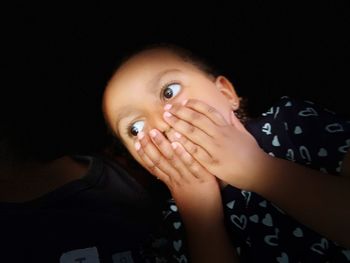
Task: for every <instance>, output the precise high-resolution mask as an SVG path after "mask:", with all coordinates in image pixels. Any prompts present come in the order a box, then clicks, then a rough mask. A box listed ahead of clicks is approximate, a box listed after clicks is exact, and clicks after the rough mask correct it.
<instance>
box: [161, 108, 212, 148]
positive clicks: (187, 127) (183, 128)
mask: <svg viewBox="0 0 350 263" xmlns="http://www.w3.org/2000/svg"><path fill="white" fill-rule="evenodd" d="M163 118H164V120H165V121H166V122H167V123H168V124H169V125H170V126H171V127H172V128H173V129H175V130H176V131H178V132H179V133H181V134H183V135H185V136H186V137H187V138H188V139H190V140H191V141H192V142H194V143H195V144H198V145H201V144H202V143H203V142H206V141H209V140H211V139H212V138H211V136H209V135H208V134H206V133H205V132H203V131H202V130H201V129H198V128H197V127H195V126H193V125H192V124H190V123H188V122H186V121H184V120H182V119H179V118H178V117H176V116H175V115H173V114H171V113H170V112H168V111H166V112H164V114H163Z"/></svg>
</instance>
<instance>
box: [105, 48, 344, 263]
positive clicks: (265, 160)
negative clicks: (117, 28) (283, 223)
mask: <svg viewBox="0 0 350 263" xmlns="http://www.w3.org/2000/svg"><path fill="white" fill-rule="evenodd" d="M145 65H147V67H145ZM172 69H176V70H177V71H179V72H177V73H175V72H172V73H170V75H165V80H164V82H165V83H169V82H175V83H180V84H181V90H180V91H179V92H176V96H174V97H172V98H171V99H169V100H164V99H160V98H161V97H160V95H159V94H161V91H160V90H161V87H162V83H163V82H162V81H163V80H161V82H160V83H158V82H154V81H153V79H154V77H155V76H157V75H158V74H160V73H161V72H164V71H167V70H172ZM163 77H164V76H163ZM174 90H175V89H174ZM238 104H239V99H238V96H237V94H236V92H235V91H234V88H233V86H232V84H231V83H230V82H229V80H227V79H226V78H225V77H223V76H219V77H217V78H213V77H210V76H208V75H206V74H205V73H203V72H202V71H200V70H199V69H198V68H196V66H194V65H192V64H190V63H188V62H185V61H183V60H182V59H181V58H179V57H177V56H176V55H175V54H173V53H172V52H170V51H167V50H163V49H158V50H151V51H146V52H142V53H139V54H138V55H136V56H134V57H132V58H131V59H130V60H128V61H127V62H126V63H125V64H124V65H123V66H122V67H121V68H120V69H119V70H118V71H117V72H116V74H115V75H114V76H113V78H112V79H111V81H110V82H109V84H108V86H107V89H106V92H105V96H104V113H105V117H106V120H107V122H108V123H109V125H110V127H111V128H112V130H113V131H114V132H115V134H116V135H117V136H118V137H119V138H120V139H122V141H123V142H124V144H125V145H126V147H127V148H128V150H129V151H130V152H131V154H132V155H133V156H134V157H135V159H137V160H138V161H139V162H140V163H141V164H142V165H143V166H144V167H145V168H146V169H148V170H149V171H151V172H152V173H153V174H154V175H155V176H157V177H159V178H160V179H161V180H162V181H163V182H164V183H165V184H166V185H167V186H168V187H169V189H170V191H171V192H172V194H173V196H174V198H175V201H176V202H177V204H178V206H179V210H180V212H181V214H182V217H183V218H184V221H185V223H186V222H187V225H188V226H190V227H193V228H194V229H195V227H196V224H195V223H194V222H196V220H191V218H192V217H193V218H201V216H202V215H201V213H203V211H202V210H203V209H198V210H197V209H187V208H188V207H197V206H198V207H200V206H203V204H202V202H200V200H202V198H209V196H210V198H214V199H213V200H215V198H216V196H217V192H218V189H217V187H216V186H215V187H213V186H214V185H215V184H214V180H212V179H211V178H212V177H213V175H214V174H215V176H217V177H218V178H219V179H221V180H222V181H225V182H227V183H229V184H231V185H233V186H235V187H238V188H241V189H245V190H249V191H254V192H256V193H258V194H260V195H262V196H264V197H265V198H266V199H268V200H270V201H272V202H274V203H275V204H277V205H278V206H279V207H281V208H282V209H284V210H285V211H286V212H287V213H288V214H290V215H291V216H293V217H294V218H296V219H297V220H298V221H300V222H301V223H303V224H305V225H307V226H309V227H310V228H311V229H314V230H315V231H317V232H319V233H321V234H323V235H324V236H326V237H328V238H330V239H332V240H335V241H337V242H338V243H339V244H341V245H343V246H345V247H350V237H349V235H347V234H345V233H350V224H349V222H350V208H349V204H348V200H350V191H349V189H350V180H349V178H350V177H349V170H350V169H349V167H350V165H349V160H350V158H349V153H347V154H346V155H345V157H344V161H343V164H342V175H343V176H340V177H336V176H331V175H325V174H324V173H321V172H318V171H315V170H311V169H309V168H306V167H303V166H300V165H298V164H296V163H293V162H290V161H286V160H282V159H278V158H273V157H271V156H269V155H268V154H266V153H265V152H263V151H262V149H261V148H260V147H259V146H258V144H257V143H256V141H255V139H254V138H253V137H252V135H251V134H249V132H248V131H247V130H246V129H245V128H244V126H243V125H242V124H241V123H240V121H239V120H238V119H237V118H236V117H235V116H234V114H232V109H235V108H236V107H238V106H237V105H238ZM126 105H129V107H130V108H131V109H132V110H131V111H129V112H128V114H127V116H126V117H125V118H123V119H119V117H118V113H120V112H122V111H123V107H125V106H126ZM138 120H142V121H144V123H145V125H144V127H143V129H142V132H140V133H139V134H138V136H137V137H134V136H128V135H127V133H125V132H124V133H123V132H122V131H123V130H125V129H126V128H125V127H127V124H128V123H132V122H133V121H138ZM142 123H143V122H142ZM151 135H152V136H151ZM171 147H173V148H175V151H172V150H171ZM232 167H234V168H235V169H233V168H232ZM199 171H201V172H199ZM202 174H205V176H204V175H202ZM191 176H192V177H195V178H197V179H199V181H198V180H197V181H196V179H194V178H192V179H193V180H194V181H191V180H192V179H191V180H190V179H189V178H191ZM201 182H202V183H203V182H206V183H205V185H206V186H207V187H203V185H201V186H200V187H199V188H198V187H196V184H199V185H200V183H201ZM291 196H293V198H290V197H291ZM198 198H199V200H198ZM204 200H207V199H204ZM197 201H198V203H197ZM190 204H191V205H190ZM218 205H219V204H215V202H214V204H212V203H208V208H210V209H208V210H207V211H208V215H205V216H207V217H208V218H210V215H209V213H212V212H214V211H216V212H218V213H219V214H220V213H221V212H220V211H221V210H222V208H221V210H220V211H218V209H217V207H218ZM190 211H194V212H195V213H198V214H196V215H194V214H191V213H190ZM187 215H189V216H187ZM335 215H336V216H335ZM196 216H197V217H196ZM212 216H213V217H215V216H214V215H212ZM220 217H222V214H220ZM320 218H322V220H320ZM217 219H218V218H216V219H211V220H217ZM197 222H198V221H197ZM208 222H209V221H208ZM216 222H217V221H216ZM190 227H188V229H191V228H190ZM203 229H204V228H202V230H203ZM190 232H191V231H190ZM198 232H200V231H194V233H196V235H197V236H200V234H198ZM196 235H193V239H194V240H196V239H195V237H194V236H196ZM222 237H224V234H223V235H222V236H221V240H224V239H225V238H222ZM190 239H191V237H190ZM219 239H220V238H219ZM193 243H195V244H200V242H198V243H196V241H194V242H193ZM213 243H214V242H213ZM202 245H204V244H202ZM194 247H195V248H198V247H196V246H194ZM226 247H227V248H228V247H229V246H226ZM193 251H194V252H192V253H193V255H194V256H193V258H195V257H196V256H198V257H200V255H198V254H199V253H197V252H196V249H194V250H193ZM202 251H203V250H202ZM223 251H224V250H221V252H222V253H225V252H223ZM213 253H214V252H213ZM202 262H204V261H202ZM223 262H224V261H223Z"/></svg>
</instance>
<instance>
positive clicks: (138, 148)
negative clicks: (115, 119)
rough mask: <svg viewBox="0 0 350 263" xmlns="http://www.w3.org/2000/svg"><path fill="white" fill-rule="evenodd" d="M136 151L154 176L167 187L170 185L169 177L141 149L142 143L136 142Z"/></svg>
mask: <svg viewBox="0 0 350 263" xmlns="http://www.w3.org/2000/svg"><path fill="white" fill-rule="evenodd" d="M135 149H136V152H137V153H138V155H139V157H140V159H141V161H142V162H143V166H145V168H146V169H147V171H149V172H150V173H151V174H152V175H154V176H155V177H157V178H158V179H160V180H161V181H162V182H164V183H165V184H166V185H168V184H169V181H170V180H169V176H168V175H167V174H165V173H164V172H162V171H161V170H160V169H159V168H158V167H156V166H155V165H154V163H153V162H152V161H151V160H150V159H149V157H148V156H147V155H146V154H145V152H144V150H143V149H142V147H141V144H140V142H138V141H137V142H135Z"/></svg>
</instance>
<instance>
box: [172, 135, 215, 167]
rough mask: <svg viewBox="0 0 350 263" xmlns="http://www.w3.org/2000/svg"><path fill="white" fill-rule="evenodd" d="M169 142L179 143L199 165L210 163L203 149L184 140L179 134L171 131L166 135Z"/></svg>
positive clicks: (209, 157) (210, 160)
mask: <svg viewBox="0 0 350 263" xmlns="http://www.w3.org/2000/svg"><path fill="white" fill-rule="evenodd" d="M167 136H168V138H169V140H170V141H171V142H175V141H177V142H179V143H180V144H181V145H182V146H183V147H184V148H185V149H186V151H187V152H188V153H189V154H190V155H192V156H193V157H194V158H195V159H196V160H197V161H199V162H200V163H211V162H212V157H211V155H210V154H209V153H208V152H207V151H206V150H205V149H203V148H202V147H201V146H199V145H197V144H194V143H193V142H192V141H190V140H189V139H187V138H186V136H183V135H181V134H180V133H179V132H177V131H175V130H174V129H171V130H170V131H169V132H168V134H167Z"/></svg>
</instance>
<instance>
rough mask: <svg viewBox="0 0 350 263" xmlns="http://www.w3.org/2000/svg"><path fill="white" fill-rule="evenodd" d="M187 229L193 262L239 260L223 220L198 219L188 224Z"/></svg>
mask: <svg viewBox="0 0 350 263" xmlns="http://www.w3.org/2000/svg"><path fill="white" fill-rule="evenodd" d="M186 230H187V240H188V245H189V250H190V258H191V262H194V263H196V262H199V263H205V262H208V263H209V262H210V263H212V262H222V263H226V262H239V261H238V257H237V256H236V255H235V252H234V247H233V245H232V243H231V241H230V239H229V236H228V234H227V231H226V229H225V226H224V222H223V221H222V222H218V223H213V222H208V224H205V223H204V222H203V221H202V222H200V221H197V222H196V223H194V224H187V225H186Z"/></svg>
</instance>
